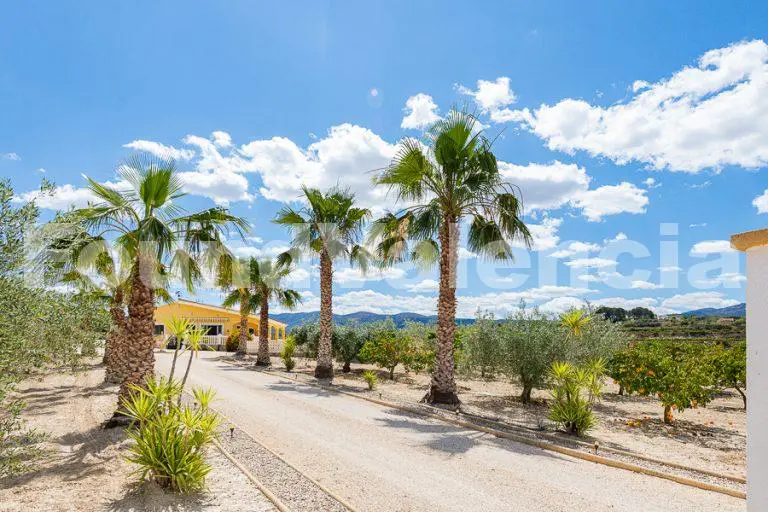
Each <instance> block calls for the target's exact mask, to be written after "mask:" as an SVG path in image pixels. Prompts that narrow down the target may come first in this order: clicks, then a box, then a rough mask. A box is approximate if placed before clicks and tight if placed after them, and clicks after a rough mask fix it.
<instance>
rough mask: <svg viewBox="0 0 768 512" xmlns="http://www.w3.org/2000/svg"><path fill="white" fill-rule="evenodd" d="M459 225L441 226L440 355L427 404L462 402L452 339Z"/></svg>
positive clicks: (450, 219)
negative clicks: (457, 388)
mask: <svg viewBox="0 0 768 512" xmlns="http://www.w3.org/2000/svg"><path fill="white" fill-rule="evenodd" d="M458 239H459V226H458V224H457V223H456V222H455V219H454V218H453V217H452V216H450V215H445V216H444V217H443V220H442V223H441V225H440V294H439V297H438V301H437V354H436V356H435V370H434V372H433V373H432V383H431V385H430V388H429V392H428V393H427V395H426V396H425V397H424V401H425V402H427V403H431V404H436V403H437V404H451V405H457V404H459V403H460V401H459V397H458V395H456V382H455V381H454V378H453V366H454V365H453V363H454V354H453V338H454V333H455V331H456V260H457V257H458Z"/></svg>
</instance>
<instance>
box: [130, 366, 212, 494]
mask: <svg viewBox="0 0 768 512" xmlns="http://www.w3.org/2000/svg"><path fill="white" fill-rule="evenodd" d="M181 393H182V385H181V383H178V382H176V381H172V380H166V379H165V378H161V379H160V380H155V379H154V378H149V379H147V381H146V383H145V387H142V386H138V385H134V386H131V390H130V394H129V396H128V398H126V399H125V400H123V407H122V412H123V413H124V414H125V415H126V416H128V417H129V418H131V420H133V423H132V425H131V426H130V427H129V429H128V436H129V437H130V438H131V440H133V444H132V445H131V447H130V448H129V455H128V460H129V461H130V462H132V463H134V464H137V465H138V466H139V467H138V469H137V470H136V472H137V474H138V475H139V477H140V478H141V480H142V481H154V482H156V483H157V484H158V485H160V486H161V487H163V488H167V489H170V490H172V491H175V492H180V493H190V492H197V491H201V490H202V489H203V488H204V486H205V478H206V476H207V475H208V473H209V472H210V471H211V467H210V466H209V465H208V463H207V462H206V461H205V453H204V452H205V447H206V446H207V445H209V444H210V443H211V442H213V439H214V438H215V437H216V432H217V430H218V428H219V425H220V424H221V419H220V418H219V416H218V414H217V413H216V412H215V411H213V410H211V409H210V408H209V405H210V403H211V401H212V400H213V396H214V393H213V391H211V390H201V389H195V390H194V391H193V395H194V396H195V401H196V405H195V406H191V405H188V404H182V403H181V402H180V401H179V398H180V397H181Z"/></svg>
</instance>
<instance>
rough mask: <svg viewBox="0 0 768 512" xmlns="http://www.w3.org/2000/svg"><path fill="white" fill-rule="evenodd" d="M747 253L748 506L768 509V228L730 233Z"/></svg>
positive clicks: (753, 510)
mask: <svg viewBox="0 0 768 512" xmlns="http://www.w3.org/2000/svg"><path fill="white" fill-rule="evenodd" d="M731 245H732V246H733V248H734V249H737V250H739V251H743V252H746V253H747V403H748V404H749V405H748V408H747V510H748V511H749V512H757V511H764V510H768V400H766V398H765V397H766V396H768V229H761V230H757V231H748V232H746V233H740V234H738V235H733V236H732V237H731Z"/></svg>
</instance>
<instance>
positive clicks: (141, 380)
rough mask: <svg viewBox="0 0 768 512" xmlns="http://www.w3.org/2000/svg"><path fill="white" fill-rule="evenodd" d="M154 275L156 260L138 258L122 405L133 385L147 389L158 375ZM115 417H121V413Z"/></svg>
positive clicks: (124, 348) (125, 348)
mask: <svg viewBox="0 0 768 512" xmlns="http://www.w3.org/2000/svg"><path fill="white" fill-rule="evenodd" d="M151 272H152V261H151V260H146V261H143V260H142V259H141V257H138V258H137V259H136V263H135V264H134V266H133V269H132V271H131V295H130V297H129V299H128V321H127V322H126V337H125V342H124V343H123V344H122V347H121V348H122V350H121V351H120V352H121V355H122V356H123V360H124V361H125V366H124V368H123V369H124V371H125V373H124V375H123V382H122V384H121V385H120V393H119V395H118V406H119V405H120V404H121V403H122V400H124V399H126V398H127V397H128V396H129V393H130V389H131V385H138V386H143V385H144V384H145V381H146V378H147V377H149V376H151V375H153V374H154V372H155V353H154V347H155V339H154V335H153V334H154V326H155V319H154V315H155V292H154V290H153V289H152V285H151V277H150V276H151ZM115 415H116V416H120V415H119V414H118V413H115ZM112 424H115V422H111V423H110V425H112ZM117 424H119V423H117Z"/></svg>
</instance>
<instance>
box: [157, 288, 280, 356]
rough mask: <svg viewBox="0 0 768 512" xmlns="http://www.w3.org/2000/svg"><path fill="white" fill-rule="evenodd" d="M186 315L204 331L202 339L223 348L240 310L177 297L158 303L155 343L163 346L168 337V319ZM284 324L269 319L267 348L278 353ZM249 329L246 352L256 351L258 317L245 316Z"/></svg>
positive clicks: (169, 320) (237, 323) (234, 326)
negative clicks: (167, 301)
mask: <svg viewBox="0 0 768 512" xmlns="http://www.w3.org/2000/svg"><path fill="white" fill-rule="evenodd" d="M173 317H177V318H186V319H188V320H189V321H190V322H191V323H192V324H193V325H197V326H201V327H203V328H205V329H206V330H207V333H208V334H207V335H206V336H205V337H204V338H203V342H204V343H205V344H206V345H208V346H210V347H213V348H217V347H223V346H224V345H225V344H226V340H227V337H228V336H229V335H230V334H231V333H232V329H234V328H236V327H239V326H240V312H239V311H237V310H234V309H229V308H223V307H221V306H212V305H210V304H202V303H200V302H194V301H191V300H181V299H179V300H176V301H175V302H172V303H170V304H165V305H162V306H158V307H157V308H156V309H155V337H156V338H157V342H158V345H163V344H164V343H165V340H166V339H167V338H168V336H170V330H169V328H170V323H171V318H173ZM285 328H286V324H284V323H281V322H277V321H275V320H272V319H271V318H270V319H269V349H270V352H273V353H277V352H279V351H280V350H281V349H282V345H283V342H284V340H285ZM248 332H249V334H250V335H251V340H250V341H249V342H248V347H247V350H248V352H256V347H258V335H259V316H258V315H249V316H248Z"/></svg>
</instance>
